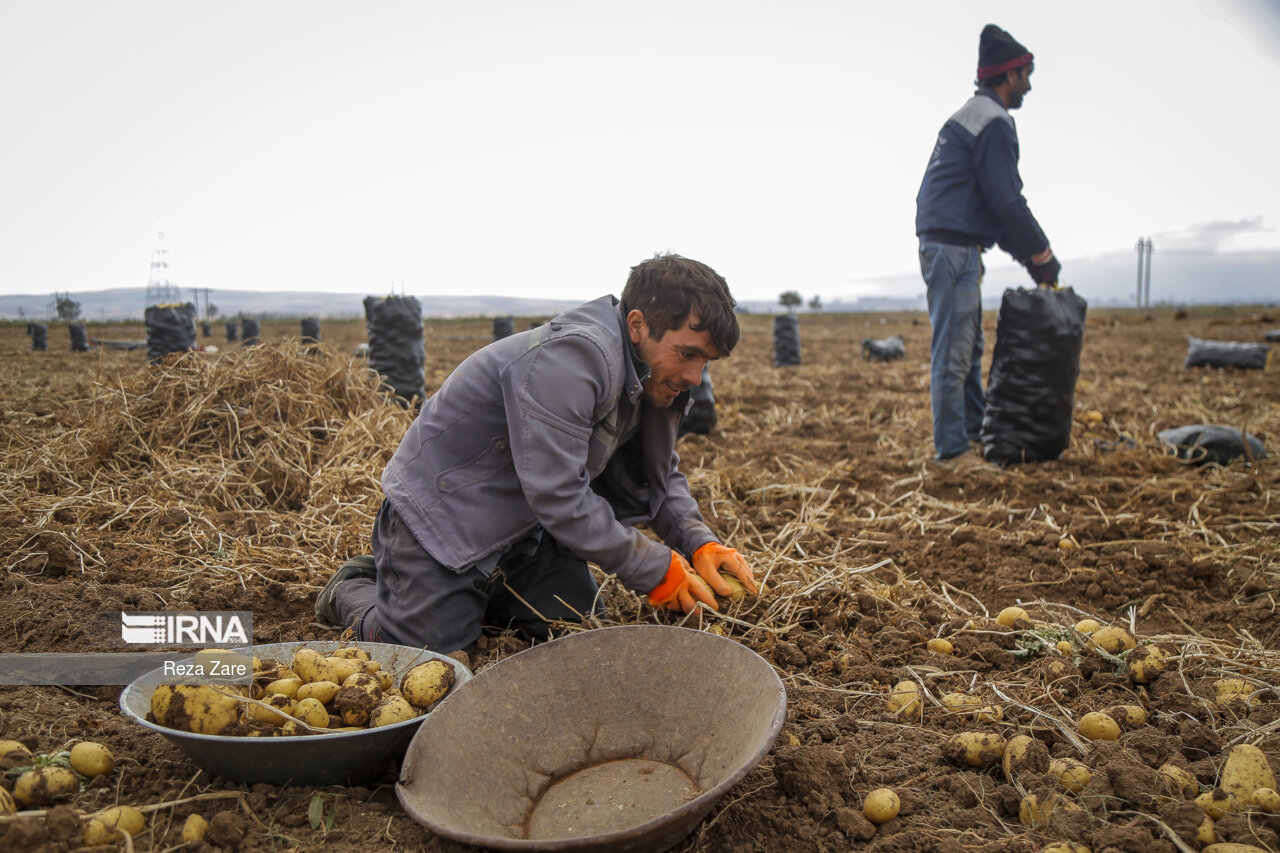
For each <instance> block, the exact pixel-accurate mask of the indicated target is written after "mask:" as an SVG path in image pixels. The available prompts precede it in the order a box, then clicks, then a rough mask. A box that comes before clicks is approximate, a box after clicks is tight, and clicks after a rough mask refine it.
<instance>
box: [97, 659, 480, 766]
mask: <svg viewBox="0 0 1280 853" xmlns="http://www.w3.org/2000/svg"><path fill="white" fill-rule="evenodd" d="M341 645H343V644H341V643H337V642H332V641H329V642H319V641H317V642H309V643H272V644H268V645H262V646H252V647H250V648H247V649H236V650H235V651H243V652H244V653H246V654H252V655H257V656H258V657H259V658H271V659H273V660H276V661H279V662H280V663H288V662H289V660H290V659H292V657H293V654H294V652H296V651H297V650H298V649H299V648H301V647H303V646H308V647H310V648H313V649H315V650H316V651H318V652H320V653H321V654H328V653H330V652H333V651H334V650H335V649H337V648H339V646H341ZM350 645H355V646H358V647H359V648H362V649H364V650H365V651H367V652H369V655H370V657H372V658H373V659H374V660H376V661H378V662H379V663H381V664H382V666H383V668H384V669H390V670H393V671H398V670H401V669H407V668H409V667H411V666H414V665H415V664H418V663H424V662H426V661H429V660H433V659H436V658H438V659H440V660H443V661H444V662H446V663H448V664H450V665H452V666H453V670H454V675H455V676H456V680H455V681H454V686H453V690H454V691H456V690H458V689H459V688H460V687H461V686H462V684H463V683H464V682H466V681H467V680H468V679H470V678H471V670H469V669H467V667H465V666H464V665H463V664H462V663H460V662H459V661H456V660H454V659H453V658H450V657H446V656H444V655H439V654H436V653H435V652H428V651H424V650H422V649H415V648H412V647H410V646H395V645H391V644H388V643H363V642H358V643H352V644H350ZM164 680H165V678H164V674H163V671H162V670H159V669H156V670H153V671H151V672H149V673H147V674H146V675H143V676H140V677H138V678H137V679H135V680H134V681H133V682H131V683H130V684H129V685H128V686H127V687H126V688H125V689H124V691H123V692H122V693H121V694H120V709H121V710H122V711H123V712H124V713H125V715H126V716H129V717H132V718H133V719H134V720H136V721H137V722H138V723H140V724H141V725H144V726H146V727H147V728H149V729H151V730H152V731H156V732H159V733H160V734H162V735H164V736H165V737H167V738H168V739H169V740H171V741H173V742H174V743H175V744H177V745H178V746H179V747H180V748H181V749H182V750H183V751H184V752H186V753H187V755H189V756H191V759H192V760H193V761H194V762H195V763H196V764H197V765H199V766H200V767H201V768H203V769H204V770H207V771H208V772H209V773H212V774H213V775H214V776H220V777H222V778H223V779H227V780H229V781H232V782H246V783H255V782H266V783H270V784H274V785H342V784H352V785H359V784H364V783H366V782H372V781H374V780H376V779H378V778H379V777H380V776H382V774H383V773H385V772H386V771H387V769H388V767H389V766H390V763H391V762H393V761H395V760H396V759H398V758H399V757H400V756H401V755H403V754H404V750H405V748H406V747H407V746H408V744H409V741H410V740H412V738H413V735H414V732H416V731H417V730H418V726H419V725H421V723H422V721H423V720H425V719H427V717H429V716H430V714H431V713H434V710H433V711H430V712H429V713H428V714H427V715H426V716H421V717H418V718H417V719H413V720H406V721H405V722H403V723H395V724H393V725H390V726H382V727H380V728H376V729H367V730H364V731H358V732H334V733H333V734H322V735H307V736H301V737H296V736H295V737H223V736H220V735H202V734H195V733H193V732H184V731H179V730H177V729H170V728H167V727H165V726H161V725H157V724H156V723H153V722H151V721H150V720H148V719H147V714H148V713H149V712H150V711H151V693H152V691H153V690H155V688H156V687H157V686H158V685H159V684H161V683H162V682H163V681H164ZM449 695H450V696H452V695H453V691H450V694H449ZM448 698H449V697H448V696H446V697H445V699H448ZM443 702H444V700H443V699H442V700H441V703H443ZM441 703H437V705H436V706H435V707H439V705H440V704H441Z"/></svg>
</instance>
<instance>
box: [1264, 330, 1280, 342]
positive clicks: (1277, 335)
mask: <svg viewBox="0 0 1280 853" xmlns="http://www.w3.org/2000/svg"><path fill="white" fill-rule="evenodd" d="M1265 338H1266V340H1268V341H1270V342H1271V343H1273V344H1274V343H1280V329H1272V330H1271V331H1269V332H1267V334H1266V336H1265Z"/></svg>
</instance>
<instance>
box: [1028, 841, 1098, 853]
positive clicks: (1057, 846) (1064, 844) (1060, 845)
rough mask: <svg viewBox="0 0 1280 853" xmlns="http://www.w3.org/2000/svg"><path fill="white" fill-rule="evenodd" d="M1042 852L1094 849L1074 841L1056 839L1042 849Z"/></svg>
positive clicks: (1071, 852) (1086, 852) (1085, 852)
mask: <svg viewBox="0 0 1280 853" xmlns="http://www.w3.org/2000/svg"><path fill="white" fill-rule="evenodd" d="M1040 853H1092V851H1091V850H1090V849H1089V848H1088V847H1085V846H1084V845H1083V844H1077V843H1075V842H1074V841H1055V842H1053V843H1052V844H1049V845H1047V846H1045V847H1044V848H1043V849H1041V851H1040Z"/></svg>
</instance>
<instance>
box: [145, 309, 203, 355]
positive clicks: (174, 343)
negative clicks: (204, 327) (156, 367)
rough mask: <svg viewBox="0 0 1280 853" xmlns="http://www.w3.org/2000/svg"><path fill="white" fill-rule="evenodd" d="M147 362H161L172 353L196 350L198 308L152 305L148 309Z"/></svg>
mask: <svg viewBox="0 0 1280 853" xmlns="http://www.w3.org/2000/svg"><path fill="white" fill-rule="evenodd" d="M146 320H147V360H148V361H149V362H150V363H151V364H155V363H157V362H159V361H160V360H161V359H162V358H164V357H165V356H166V355H168V354H169V353H171V352H186V351H188V350H193V349H195V348H196V306H194V305H192V304H191V303H190V302H184V303H182V304H181V305H152V306H150V307H149V308H147V312H146Z"/></svg>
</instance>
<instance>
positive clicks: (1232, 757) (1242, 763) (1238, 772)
mask: <svg viewBox="0 0 1280 853" xmlns="http://www.w3.org/2000/svg"><path fill="white" fill-rule="evenodd" d="M1218 784H1219V785H1220V786H1221V787H1222V789H1223V790H1224V791H1226V792H1227V793H1228V794H1231V795H1232V796H1233V797H1235V798H1236V801H1237V802H1240V803H1244V804H1248V803H1251V802H1253V792H1254V791H1256V790H1258V789H1259V788H1270V789H1272V790H1275V787H1276V776H1275V773H1273V772H1272V770H1271V764H1270V763H1269V762H1268V761H1267V755H1266V753H1264V752H1263V751H1262V750H1260V749H1258V748H1257V747H1256V746H1253V745H1252V744H1247V743H1240V744H1236V745H1235V746H1233V747H1231V749H1230V750H1228V751H1227V760H1226V761H1224V762H1223V764H1222V776H1221V777H1220V778H1219V780H1218Z"/></svg>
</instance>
